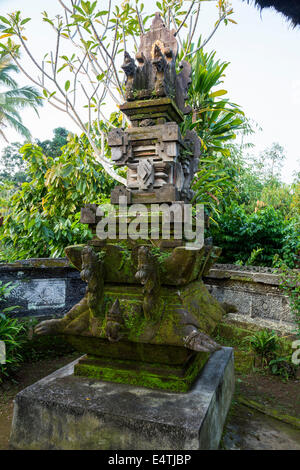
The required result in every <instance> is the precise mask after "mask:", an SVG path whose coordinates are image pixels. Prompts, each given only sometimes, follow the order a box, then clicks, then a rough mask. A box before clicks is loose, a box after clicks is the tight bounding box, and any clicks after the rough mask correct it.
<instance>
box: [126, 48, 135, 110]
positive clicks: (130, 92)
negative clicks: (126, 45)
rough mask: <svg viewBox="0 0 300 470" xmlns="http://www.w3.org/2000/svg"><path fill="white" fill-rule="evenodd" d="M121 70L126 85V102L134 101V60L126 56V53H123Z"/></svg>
mask: <svg viewBox="0 0 300 470" xmlns="http://www.w3.org/2000/svg"><path fill="white" fill-rule="evenodd" d="M122 69H123V70H124V72H125V75H126V83H125V97H126V99H127V100H128V101H131V100H133V99H134V81H135V76H136V69H137V67H136V65H135V61H134V59H133V58H132V57H131V56H130V55H129V54H128V52H125V53H124V63H123V65H122Z"/></svg>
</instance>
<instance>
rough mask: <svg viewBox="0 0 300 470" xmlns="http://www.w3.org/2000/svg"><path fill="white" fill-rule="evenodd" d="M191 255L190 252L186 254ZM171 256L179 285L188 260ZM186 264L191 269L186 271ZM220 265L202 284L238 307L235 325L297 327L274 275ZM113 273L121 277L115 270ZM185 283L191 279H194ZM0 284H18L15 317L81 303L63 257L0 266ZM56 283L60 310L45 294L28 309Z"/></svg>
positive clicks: (81, 286) (79, 287)
mask: <svg viewBox="0 0 300 470" xmlns="http://www.w3.org/2000/svg"><path fill="white" fill-rule="evenodd" d="M99 241H100V240H99ZM171 242H172V240H170V245H171ZM174 242H176V240H174ZM81 250H82V246H81V247H80V246H78V247H77V251H78V256H77V258H76V256H75V255H73V264H74V265H76V266H77V269H80V266H81ZM191 255H192V252H190V256H191ZM174 256H175V257H174V260H173V258H170V259H168V258H166V260H165V263H167V264H169V263H171V264H174V266H177V269H178V270H177V273H178V276H177V279H178V282H179V284H180V283H181V282H182V281H179V280H180V278H181V277H182V275H183V273H184V275H186V273H188V272H190V271H189V270H190V267H191V266H190V265H189V264H188V260H189V256H184V252H183V253H182V256H181V251H180V250H179V251H175V252H174ZM178 256H179V258H178ZM76 259H77V261H76ZM188 266H190V267H189V268H188V269H187V267H188ZM222 266H223V265H217V268H216V267H213V268H212V269H211V270H210V271H209V273H206V278H205V284H206V286H207V287H208V289H209V291H210V292H211V293H212V294H213V295H214V296H215V297H216V298H217V299H218V300H219V301H221V302H227V303H229V304H233V305H236V307H237V312H236V313H229V314H228V317H230V318H232V319H234V320H236V321H239V320H240V321H241V322H248V323H250V324H256V325H258V326H259V325H260V326H261V327H269V328H271V329H272V328H274V329H277V330H279V331H280V330H282V331H286V332H291V331H292V330H294V329H295V323H294V319H293V316H292V314H291V310H290V306H289V299H288V298H287V297H286V296H284V295H283V293H282V291H281V290H280V289H279V287H278V283H279V280H278V275H276V274H272V272H269V273H267V272H265V273H263V272H261V273H260V272H258V271H257V272H256V271H254V269H257V268H255V267H254V268H253V271H251V269H249V268H247V269H246V270H245V271H244V272H243V271H242V270H241V269H240V270H238V269H236V270H234V269H233V268H232V269H230V270H228V269H227V266H226V265H224V268H223V267H222ZM133 271H134V270H133ZM116 272H118V273H120V271H118V269H117V270H116ZM258 274H260V277H259V282H258V281H257V282H253V281H254V279H256V280H257V277H255V276H257V275H258ZM236 276H237V277H238V279H237V278H236ZM133 277H134V272H133V273H132V279H133ZM127 279H129V278H127ZM165 279H166V282H168V283H169V282H170V280H168V279H167V277H166V278H165ZM189 279H190V280H192V279H193V278H192V277H191V278H189ZM0 280H1V281H2V282H4V283H5V282H13V283H15V282H16V283H17V285H18V286H19V287H18V288H17V289H14V290H13V291H12V292H11V295H10V296H9V297H8V299H7V303H6V304H5V306H10V305H19V306H20V308H19V309H17V310H16V314H17V316H29V315H32V316H37V317H44V318H45V317H52V318H53V317H61V316H62V315H64V314H65V313H66V312H67V311H68V310H69V309H70V308H71V307H72V305H73V304H74V303H77V302H79V300H80V299H81V298H82V296H83V295H84V292H85V283H84V282H83V281H82V280H81V279H80V274H79V272H78V271H77V270H76V269H74V268H72V267H71V266H70V262H69V261H68V260H67V259H66V258H57V259H48V258H47V259H42V258H41V259H30V260H22V261H16V262H14V263H7V264H0ZM55 281H57V282H58V283H59V284H61V285H63V283H64V284H65V304H64V306H63V307H58V302H56V301H55V302H54V304H56V306H53V303H52V301H51V297H47V296H46V297H44V299H43V303H42V304H40V305H39V308H38V309H32V308H31V307H32V306H29V303H30V302H29V301H28V299H27V298H28V297H29V296H30V293H33V292H37V291H38V290H39V289H40V287H41V286H42V285H44V287H46V284H48V283H49V288H50V290H51V283H52V286H54V285H56V284H55ZM40 282H42V284H40ZM47 287H48V286H47ZM32 289H33V291H32ZM252 297H255V299H256V300H255V301H253V302H252V307H251V298H252ZM3 306H4V305H3ZM29 307H30V308H29ZM258 307H259V308H258ZM251 308H252V310H251ZM251 312H252V316H251V314H250V313H251Z"/></svg>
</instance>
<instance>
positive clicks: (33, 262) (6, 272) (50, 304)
mask: <svg viewBox="0 0 300 470" xmlns="http://www.w3.org/2000/svg"><path fill="white" fill-rule="evenodd" d="M0 281H1V282H3V283H7V282H11V283H12V285H14V286H15V287H14V288H13V289H12V290H11V292H10V294H9V296H8V297H7V298H6V299H5V301H4V302H2V303H1V304H0V306H1V307H3V308H4V307H10V306H16V305H17V306H18V308H16V310H15V315H17V316H18V317H26V316H35V317H38V318H39V317H40V318H49V317H52V318H53V317H60V316H62V315H64V314H65V313H66V312H68V311H69V310H70V308H71V307H72V306H73V304H74V301H76V300H79V299H80V298H81V297H82V295H83V294H84V292H85V285H84V283H83V282H82V281H81V279H80V276H79V273H78V272H77V271H76V270H75V269H74V268H73V267H71V266H70V262H69V261H68V260H67V259H66V258H58V259H51V258H50V259H49V258H45V259H43V258H40V259H30V260H24V261H23V260H22V261H16V262H14V263H8V264H0Z"/></svg>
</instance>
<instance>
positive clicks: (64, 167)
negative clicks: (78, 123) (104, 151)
mask: <svg viewBox="0 0 300 470" xmlns="http://www.w3.org/2000/svg"><path fill="white" fill-rule="evenodd" d="M20 151H21V153H22V154H23V158H24V160H25V161H26V163H27V172H28V175H29V178H30V181H29V182H25V183H23V184H22V186H21V188H20V190H18V191H17V192H16V193H15V194H14V195H13V196H12V197H11V199H10V212H9V214H8V216H7V217H6V218H5V223H4V225H3V228H2V234H1V243H2V259H10V260H14V259H20V258H30V257H47V256H52V257H57V256H61V255H63V253H64V248H65V247H66V246H67V245H70V244H73V243H81V242H82V241H83V240H87V239H88V238H89V237H90V232H89V230H88V229H87V228H86V226H84V225H81V224H80V223H79V211H80V208H81V207H82V206H83V205H84V204H85V203H88V202H101V201H102V200H103V198H104V199H105V198H106V197H107V195H108V194H109V193H110V189H111V188H112V186H113V184H114V182H113V181H112V180H111V179H110V178H108V177H107V175H106V174H105V173H104V170H103V168H102V166H101V165H100V164H99V163H98V162H97V161H96V160H95V159H94V157H93V153H92V151H91V148H90V146H89V143H88V142H87V139H86V138H85V136H81V137H80V138H79V137H76V136H75V137H72V138H71V139H70V141H69V142H68V144H67V145H65V146H64V147H63V149H62V153H61V155H60V156H59V157H54V158H53V157H51V156H46V155H45V154H44V153H43V152H42V150H41V148H40V147H38V146H37V145H33V144H25V145H24V146H23V147H22V149H21V150H20Z"/></svg>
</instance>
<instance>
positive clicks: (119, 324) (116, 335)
mask: <svg viewBox="0 0 300 470" xmlns="http://www.w3.org/2000/svg"><path fill="white" fill-rule="evenodd" d="M124 326H125V323H124V318H123V312H122V310H121V307H120V302H119V299H117V300H116V301H115V302H114V304H113V305H112V307H111V309H110V310H109V311H108V312H107V314H106V328H105V333H106V337H107V339H108V340H109V341H111V342H116V341H120V339H121V338H122V336H123V334H122V330H123V329H124Z"/></svg>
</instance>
